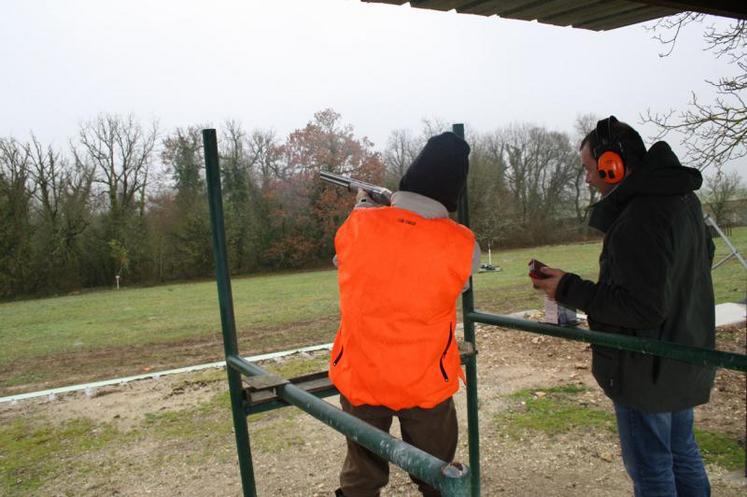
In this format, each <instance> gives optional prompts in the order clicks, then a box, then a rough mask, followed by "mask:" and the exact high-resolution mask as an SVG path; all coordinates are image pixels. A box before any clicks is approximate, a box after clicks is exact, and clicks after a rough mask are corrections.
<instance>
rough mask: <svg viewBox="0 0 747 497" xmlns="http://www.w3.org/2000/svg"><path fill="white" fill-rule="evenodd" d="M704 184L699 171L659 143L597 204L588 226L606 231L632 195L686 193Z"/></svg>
mask: <svg viewBox="0 0 747 497" xmlns="http://www.w3.org/2000/svg"><path fill="white" fill-rule="evenodd" d="M702 184H703V176H702V175H701V174H700V171H698V170H697V169H695V168H692V167H685V166H683V165H682V164H681V163H680V161H679V159H678V158H677V156H676V155H675V154H674V152H672V149H671V148H670V147H669V145H668V144H667V143H666V142H661V141H660V142H656V143H654V144H653V145H652V146H651V148H649V149H648V152H646V155H645V156H644V157H643V160H642V161H641V163H640V164H639V165H638V167H637V168H636V170H634V171H632V172H631V173H630V175H629V176H627V177H626V178H625V179H624V180H623V181H622V183H620V185H618V187H617V188H615V189H614V190H612V191H611V192H610V193H609V194H608V195H607V196H605V197H604V198H603V199H602V200H600V201H599V202H597V203H596V204H594V206H593V207H592V212H591V215H590V216H589V226H591V227H592V228H596V229H598V230H600V231H602V232H606V231H607V229H608V228H609V226H610V225H611V224H612V223H613V222H614V221H615V219H617V216H618V215H619V214H620V213H621V212H622V211H623V209H625V206H626V205H627V204H628V202H630V201H631V200H632V199H633V198H635V197H639V196H668V195H684V194H686V193H690V192H693V191H695V190H697V189H699V188H700V186H701V185H702Z"/></svg>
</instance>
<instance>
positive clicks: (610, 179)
mask: <svg viewBox="0 0 747 497" xmlns="http://www.w3.org/2000/svg"><path fill="white" fill-rule="evenodd" d="M616 122H618V120H617V118H616V117H615V116H610V117H608V118H607V119H602V120H601V121H599V122H598V123H597V137H598V138H599V146H597V147H595V148H594V150H593V154H594V159H596V161H597V173H599V177H600V178H602V181H604V182H605V183H607V184H609V185H616V184H618V183H619V182H621V181H622V180H623V178H624V177H625V161H624V160H623V147H622V143H620V141H619V140H617V139H616V138H614V135H613V133H612V123H616Z"/></svg>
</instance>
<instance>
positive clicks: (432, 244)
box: [329, 207, 475, 410]
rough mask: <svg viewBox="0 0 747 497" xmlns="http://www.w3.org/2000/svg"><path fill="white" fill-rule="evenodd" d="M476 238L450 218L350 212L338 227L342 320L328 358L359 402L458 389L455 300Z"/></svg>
mask: <svg viewBox="0 0 747 497" xmlns="http://www.w3.org/2000/svg"><path fill="white" fill-rule="evenodd" d="M474 243H475V236H474V234H473V233H472V232H471V231H470V230H469V229H468V228H466V227H464V226H462V225H460V224H457V223H455V222H454V221H452V220H451V219H448V218H441V219H426V218H424V217H422V216H419V215H418V214H416V213H414V212H411V211H408V210H404V209H400V208H398V207H375V208H365V209H354V210H353V211H352V212H351V214H350V216H349V217H348V219H347V220H346V221H345V223H343V225H342V226H341V227H340V229H339V230H338V231H337V235H336V236H335V249H336V252H337V262H338V281H339V286H340V314H341V322H340V328H339V330H338V331H337V336H336V337H335V343H334V346H333V348H332V353H331V356H330V364H329V376H330V379H331V380H332V383H334V385H335V386H336V387H337V389H338V390H339V391H340V393H341V394H342V395H344V396H345V397H346V398H347V399H348V400H349V401H350V403H351V404H353V405H354V406H358V405H362V404H367V405H381V406H386V407H389V408H390V409H394V410H399V409H405V408H410V407H422V408H430V407H433V406H435V405H436V404H439V403H440V402H443V401H444V400H446V399H448V398H449V397H451V396H452V395H453V394H454V393H455V392H456V391H457V390H458V389H459V378H460V377H461V378H462V379H464V374H463V373H462V369H461V367H460V361H459V351H458V348H457V344H456V340H455V336H454V329H455V327H456V301H457V298H458V297H459V294H460V293H461V291H462V290H463V288H464V286H465V284H466V282H467V279H468V278H469V275H470V273H471V271H472V253H473V249H474Z"/></svg>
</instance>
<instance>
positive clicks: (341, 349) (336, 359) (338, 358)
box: [332, 346, 345, 366]
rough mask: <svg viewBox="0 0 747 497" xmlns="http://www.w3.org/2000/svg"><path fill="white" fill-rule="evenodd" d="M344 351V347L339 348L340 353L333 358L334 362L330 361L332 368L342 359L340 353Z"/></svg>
mask: <svg viewBox="0 0 747 497" xmlns="http://www.w3.org/2000/svg"><path fill="white" fill-rule="evenodd" d="M344 350H345V347H344V346H343V347H341V348H340V353H339V354H337V357H336V358H335V360H334V361H332V365H333V366H337V363H338V362H340V359H341V358H342V352H343V351H344Z"/></svg>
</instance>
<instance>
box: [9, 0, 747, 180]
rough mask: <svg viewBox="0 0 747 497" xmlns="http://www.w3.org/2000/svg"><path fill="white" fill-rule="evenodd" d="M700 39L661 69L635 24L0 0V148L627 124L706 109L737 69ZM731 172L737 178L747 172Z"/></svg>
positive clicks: (175, 1) (161, 0) (375, 9)
mask: <svg viewBox="0 0 747 497" xmlns="http://www.w3.org/2000/svg"><path fill="white" fill-rule="evenodd" d="M709 20H710V21H711V22H717V23H727V22H728V21H726V20H721V19H717V18H710V19H709ZM703 29H704V26H692V27H690V29H688V30H686V31H685V32H683V33H682V34H681V35H680V39H679V40H678V44H677V48H676V50H675V52H674V54H673V55H671V56H669V57H667V58H660V57H659V55H658V54H659V53H660V52H661V51H662V49H663V48H662V46H661V45H660V44H659V42H657V41H655V40H653V39H651V34H650V33H649V32H647V31H645V30H644V29H643V27H642V26H641V25H635V26H631V27H627V28H622V29H617V30H613V31H609V32H601V33H597V32H591V31H586V30H580V29H572V28H560V27H555V26H548V25H541V24H537V23H534V22H525V21H516V20H503V19H499V18H497V17H491V18H485V17H480V16H473V15H464V14H456V13H455V12H446V13H444V12H436V11H429V10H421V9H413V8H410V7H409V6H401V7H399V6H390V5H382V4H366V3H363V2H359V1H358V0H212V1H209V2H206V1H204V0H203V1H200V2H198V1H193V0H158V1H146V0H126V1H125V0H119V1H101V0H66V1H64V2H60V1H55V0H47V1H41V0H3V2H2V14H1V15H0V61H2V62H1V65H0V67H2V76H0V136H15V137H17V138H20V139H26V138H28V133H29V131H33V132H34V133H36V134H37V136H38V137H39V138H41V139H42V140H43V141H45V142H49V141H52V142H54V143H55V144H56V145H58V146H66V143H67V140H68V139H69V138H71V137H74V136H75V135H76V133H77V129H78V127H79V124H80V123H81V122H83V121H86V120H89V119H91V118H93V117H95V116H96V115H97V114H99V113H121V114H127V113H132V114H134V115H135V116H136V117H137V118H139V119H140V120H141V121H148V120H150V119H157V120H158V121H159V122H160V125H161V129H162V131H166V132H168V131H169V130H171V129H173V128H174V127H177V126H188V125H194V124H200V123H212V124H213V125H218V124H220V123H221V122H223V121H225V120H226V119H229V118H231V119H235V120H237V121H239V122H241V123H242V124H243V125H244V127H245V128H246V129H252V128H257V127H259V128H273V129H275V130H276V131H277V133H278V134H279V135H280V136H281V137H283V136H285V135H286V134H287V133H289V132H290V131H292V130H294V129H297V128H302V127H303V126H304V125H305V124H306V123H307V122H308V121H309V120H311V119H312V117H313V114H314V112H316V111H318V110H321V109H324V108H327V107H331V108H333V109H335V110H336V111H337V112H338V113H340V114H342V118H343V121H344V122H345V123H349V124H351V125H353V126H354V129H355V133H356V135H357V136H368V137H369V138H370V139H371V140H372V141H373V142H374V143H375V145H376V147H377V148H379V149H381V148H383V146H384V145H385V142H386V138H387V136H388V135H389V132H390V131H391V130H393V129H395V128H410V129H412V130H413V131H414V132H418V133H419V132H420V129H421V127H422V126H421V120H422V119H423V118H429V119H440V120H442V121H444V122H448V123H451V122H464V123H466V124H467V125H468V127H471V128H472V129H476V130H479V131H490V130H493V129H495V128H498V127H501V126H505V125H508V124H510V123H512V122H531V123H535V124H538V125H543V126H547V127H549V128H552V129H555V130H561V131H569V132H571V131H572V129H573V123H574V120H575V118H576V116H577V115H579V114H582V113H594V114H597V115H600V116H603V115H608V114H615V115H616V116H617V117H618V118H620V119H621V120H625V121H628V122H629V123H630V124H633V125H636V124H637V123H638V122H639V115H640V114H641V113H643V112H645V111H646V109H648V108H651V109H652V110H654V111H666V110H668V109H670V108H675V109H682V108H684V106H685V105H686V103H687V102H688V100H689V98H690V92H691V91H694V92H696V94H697V95H698V97H699V99H700V100H703V101H710V99H711V98H712V97H713V91H712V90H711V89H710V87H709V86H708V85H707V84H706V83H705V80H706V79H711V80H713V79H716V78H717V77H718V76H720V75H725V74H731V73H732V72H733V69H732V68H731V67H729V66H728V65H727V64H726V62H725V61H720V60H717V59H715V57H714V56H713V55H712V54H711V53H709V52H704V51H703V48H704V46H705V44H704V42H703V40H702V33H703ZM641 131H642V132H643V134H644V138H646V137H647V136H648V135H650V134H651V133H652V132H653V131H654V130H653V129H652V128H651V129H649V128H645V127H641ZM672 141H673V143H672V144H673V145H674V146H675V149H676V150H677V149H678V147H677V143H676V139H675V138H672ZM731 167H732V168H736V169H738V170H739V172H740V174H741V175H742V177H743V178H747V162H746V161H741V162H740V163H739V164H736V165H734V164H733V165H732V166H731Z"/></svg>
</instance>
